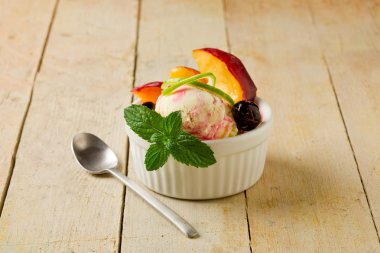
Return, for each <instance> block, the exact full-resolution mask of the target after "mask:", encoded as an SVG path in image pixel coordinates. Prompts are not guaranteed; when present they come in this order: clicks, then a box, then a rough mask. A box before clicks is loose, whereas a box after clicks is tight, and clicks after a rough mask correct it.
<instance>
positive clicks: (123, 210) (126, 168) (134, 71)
mask: <svg viewBox="0 0 380 253" xmlns="http://www.w3.org/2000/svg"><path fill="white" fill-rule="evenodd" d="M136 18H137V21H136V32H135V46H134V49H133V50H134V54H135V55H134V59H133V71H132V87H135V85H136V84H135V81H136V70H137V58H138V57H137V52H138V44H139V36H140V18H141V0H138V4H137V17H136ZM132 101H133V96H131V100H130V103H132ZM126 145H127V150H126V152H127V153H126V158H127V159H126V163H125V174H126V175H128V165H129V160H130V159H129V158H130V152H129V144H128V140H127V143H126ZM126 195H127V189H126V187H125V186H124V188H123V199H122V207H121V217H120V228H119V245H118V246H119V249H118V253H121V249H122V243H123V231H124V213H125V198H126Z"/></svg>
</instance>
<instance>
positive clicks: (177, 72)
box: [169, 66, 207, 83]
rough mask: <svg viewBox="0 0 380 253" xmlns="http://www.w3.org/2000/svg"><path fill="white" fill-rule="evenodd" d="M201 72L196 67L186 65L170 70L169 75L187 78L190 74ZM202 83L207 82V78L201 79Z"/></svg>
mask: <svg viewBox="0 0 380 253" xmlns="http://www.w3.org/2000/svg"><path fill="white" fill-rule="evenodd" d="M198 74H200V72H199V71H198V70H196V69H193V68H189V67H185V66H177V67H175V68H173V69H172V70H170V74H169V77H170V78H187V77H190V76H195V75H198ZM199 81H200V82H202V83H207V79H206V78H202V79H200V80H199Z"/></svg>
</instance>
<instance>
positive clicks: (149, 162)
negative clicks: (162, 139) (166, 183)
mask: <svg viewBox="0 0 380 253" xmlns="http://www.w3.org/2000/svg"><path fill="white" fill-rule="evenodd" d="M169 155H170V152H169V150H168V149H166V148H165V146H164V145H163V144H162V143H154V144H151V145H150V147H149V149H148V151H147V152H146V155H145V162H144V163H145V166H146V169H147V170H148V171H152V170H157V169H159V168H160V167H162V166H163V165H164V164H165V163H166V161H167V160H168V158H169Z"/></svg>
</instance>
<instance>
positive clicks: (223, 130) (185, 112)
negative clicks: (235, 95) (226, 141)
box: [155, 85, 237, 140]
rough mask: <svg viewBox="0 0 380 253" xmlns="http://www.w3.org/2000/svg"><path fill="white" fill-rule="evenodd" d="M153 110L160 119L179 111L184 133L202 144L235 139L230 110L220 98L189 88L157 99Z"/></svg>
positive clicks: (235, 133) (186, 87) (186, 86)
mask: <svg viewBox="0 0 380 253" xmlns="http://www.w3.org/2000/svg"><path fill="white" fill-rule="evenodd" d="M155 110H156V111H157V112H158V113H160V114H161V115H162V116H167V115H169V114H170V113H171V112H174V111H181V114H182V127H183V130H184V131H186V132H188V133H190V134H192V135H194V136H196V137H197V138H199V139H201V140H214V139H220V138H226V137H232V136H235V135H237V127H236V123H235V121H234V119H233V117H232V113H231V108H230V106H229V105H228V104H227V103H226V102H224V100H223V99H222V98H220V97H218V96H216V95H213V94H212V93H210V92H207V91H204V90H201V89H197V88H194V87H191V86H188V85H184V86H181V87H180V88H178V89H176V90H175V91H173V93H171V94H170V95H166V96H165V95H161V96H159V98H158V100H157V103H156V109H155Z"/></svg>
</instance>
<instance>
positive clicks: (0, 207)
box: [0, 0, 59, 217]
mask: <svg viewBox="0 0 380 253" xmlns="http://www.w3.org/2000/svg"><path fill="white" fill-rule="evenodd" d="M58 3H59V0H56V2H55V5H54V8H53V12H52V16H51V20H50V22H49V26H48V30H47V33H46V36H45V41H44V44H43V46H42V51H41V55H40V58H39V60H38V64H37V69H36V72H35V74H34V77H33V81H32V86H31V89H30V93H29V101H28V104H27V105H26V109H25V113H24V115H23V117H22V121H21V126H20V130H19V132H18V134H17V141H16V145H15V147H14V149H13V154H12V159H11V164H10V167H9V173H8V177H7V179H6V181H5V186H4V192H3V195H2V196H1V199H0V217H1V214H2V212H3V208H4V205H5V199H6V198H7V195H8V189H9V187H10V184H11V180H12V176H13V171H14V168H15V166H16V157H17V152H18V148H19V146H20V141H21V137H22V133H23V130H24V126H25V122H26V118H27V116H28V113H29V108H30V105H31V104H32V99H33V91H34V85H35V82H36V79H37V76H38V74H39V72H40V70H41V65H42V63H43V59H44V56H45V51H46V46H47V44H48V41H49V38H50V32H51V30H52V27H53V23H54V20H55V16H56V13H57V9H58Z"/></svg>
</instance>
